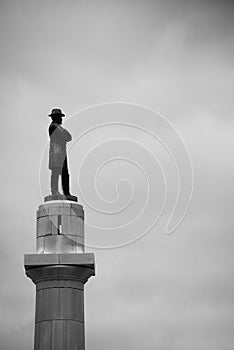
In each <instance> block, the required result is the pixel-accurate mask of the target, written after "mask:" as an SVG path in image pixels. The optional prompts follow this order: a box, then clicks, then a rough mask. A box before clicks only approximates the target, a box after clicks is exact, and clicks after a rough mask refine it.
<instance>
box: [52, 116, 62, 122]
mask: <svg viewBox="0 0 234 350" xmlns="http://www.w3.org/2000/svg"><path fill="white" fill-rule="evenodd" d="M52 120H53V122H55V123H58V124H62V122H63V118H62V117H61V116H60V115H56V116H54V117H53V119H52Z"/></svg>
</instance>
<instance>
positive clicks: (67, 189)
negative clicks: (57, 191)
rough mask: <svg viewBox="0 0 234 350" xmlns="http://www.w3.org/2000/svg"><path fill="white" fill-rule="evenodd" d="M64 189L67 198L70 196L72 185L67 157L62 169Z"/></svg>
mask: <svg viewBox="0 0 234 350" xmlns="http://www.w3.org/2000/svg"><path fill="white" fill-rule="evenodd" d="M62 189H63V194H64V195H65V196H70V183H69V173H68V167H67V157H65V160H64V162H63V168H62Z"/></svg>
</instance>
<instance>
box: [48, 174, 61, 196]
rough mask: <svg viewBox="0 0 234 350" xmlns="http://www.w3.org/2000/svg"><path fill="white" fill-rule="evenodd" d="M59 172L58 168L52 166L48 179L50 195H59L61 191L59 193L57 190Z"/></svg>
mask: <svg viewBox="0 0 234 350" xmlns="http://www.w3.org/2000/svg"><path fill="white" fill-rule="evenodd" d="M59 173H60V170H59V168H58V167H54V168H52V170H51V181H50V185H51V193H52V196H56V195H61V193H59V191H58V179H59Z"/></svg>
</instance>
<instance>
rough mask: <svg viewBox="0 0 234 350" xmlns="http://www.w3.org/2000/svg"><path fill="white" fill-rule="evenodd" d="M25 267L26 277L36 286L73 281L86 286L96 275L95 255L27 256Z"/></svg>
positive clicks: (25, 257)
mask: <svg viewBox="0 0 234 350" xmlns="http://www.w3.org/2000/svg"><path fill="white" fill-rule="evenodd" d="M24 267H25V273H26V275H27V276H28V277H29V278H31V280H32V281H33V282H34V283H35V284H37V283H39V282H42V281H49V280H57V281H59V280H70V281H71V280H73V281H79V282H82V283H83V284H85V283H86V282H87V281H88V279H89V278H90V277H91V276H94V275H95V260H94V254H93V253H83V254H27V255H25V256H24Z"/></svg>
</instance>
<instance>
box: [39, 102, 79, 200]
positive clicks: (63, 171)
mask: <svg viewBox="0 0 234 350" xmlns="http://www.w3.org/2000/svg"><path fill="white" fill-rule="evenodd" d="M49 117H51V119H52V122H51V124H50V126H49V136H50V150H49V169H50V170H51V180H50V186H51V195H50V196H46V197H45V201H49V200H72V201H76V202H77V197H76V196H73V195H71V194H70V186H69V172H68V165H67V151H66V145H67V142H70V141H71V140H72V136H71V134H70V133H69V131H68V130H66V129H64V128H63V127H62V126H61V124H62V120H63V117H65V114H63V113H62V111H61V109H59V108H54V109H52V112H51V114H49ZM59 175H60V176H61V183H62V190H63V195H62V194H61V193H60V192H59V191H58V181H59Z"/></svg>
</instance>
